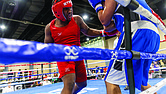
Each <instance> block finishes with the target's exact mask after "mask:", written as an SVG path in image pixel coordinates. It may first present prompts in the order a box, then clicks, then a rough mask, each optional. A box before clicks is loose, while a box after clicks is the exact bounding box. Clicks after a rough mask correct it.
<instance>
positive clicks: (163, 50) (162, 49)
mask: <svg viewBox="0 0 166 94" xmlns="http://www.w3.org/2000/svg"><path fill="white" fill-rule="evenodd" d="M161 51H166V49H160V50H158V52H161Z"/></svg>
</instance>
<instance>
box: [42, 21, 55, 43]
mask: <svg viewBox="0 0 166 94" xmlns="http://www.w3.org/2000/svg"><path fill="white" fill-rule="evenodd" d="M53 42H54V41H53V39H52V37H51V31H50V24H48V25H47V26H46V27H45V39H44V43H53Z"/></svg>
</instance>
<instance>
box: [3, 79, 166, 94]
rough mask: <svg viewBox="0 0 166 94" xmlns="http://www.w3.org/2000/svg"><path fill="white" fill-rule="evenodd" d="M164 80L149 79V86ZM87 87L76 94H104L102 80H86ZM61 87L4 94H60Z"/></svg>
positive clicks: (161, 92) (137, 91) (56, 85)
mask: <svg viewBox="0 0 166 94" xmlns="http://www.w3.org/2000/svg"><path fill="white" fill-rule="evenodd" d="M163 79H164V78H156V79H149V84H150V85H152V86H153V85H155V84H157V83H158V82H160V81H161V80H163ZM87 83H88V84H87V87H86V88H84V89H83V90H82V91H80V92H79V93H78V94H106V88H105V83H104V81H103V80H88V81H87ZM62 87H63V83H62V82H59V83H55V84H51V85H45V86H38V87H33V88H28V89H23V90H18V91H15V92H10V93H5V94H60V92H61V90H62ZM120 88H121V91H122V94H129V90H124V88H125V86H120ZM165 88H166V86H164V87H162V88H161V89H160V90H158V91H157V94H165V93H166V89H165ZM135 91H136V92H135V94H139V93H140V92H141V91H139V90H138V89H135Z"/></svg>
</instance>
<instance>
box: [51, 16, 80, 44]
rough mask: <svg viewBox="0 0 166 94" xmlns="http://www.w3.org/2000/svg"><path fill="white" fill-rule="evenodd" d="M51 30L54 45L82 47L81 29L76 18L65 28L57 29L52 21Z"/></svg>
mask: <svg viewBox="0 0 166 94" xmlns="http://www.w3.org/2000/svg"><path fill="white" fill-rule="evenodd" d="M50 30H51V36H52V38H53V39H54V43H56V44H64V45H69V46H71V45H77V46H80V28H79V26H78V25H77V23H76V22H75V21H74V18H72V19H71V21H70V22H69V24H68V25H66V26H64V27H55V19H54V20H52V21H51V24H50Z"/></svg>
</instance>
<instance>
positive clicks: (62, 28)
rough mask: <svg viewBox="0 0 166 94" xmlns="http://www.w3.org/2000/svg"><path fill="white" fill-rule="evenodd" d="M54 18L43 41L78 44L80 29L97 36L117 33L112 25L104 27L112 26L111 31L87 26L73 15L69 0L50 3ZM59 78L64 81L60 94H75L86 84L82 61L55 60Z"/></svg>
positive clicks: (46, 30)
mask: <svg viewBox="0 0 166 94" xmlns="http://www.w3.org/2000/svg"><path fill="white" fill-rule="evenodd" d="M52 12H53V14H54V15H55V17H56V18H55V19H54V20H52V21H51V22H50V23H49V24H48V25H47V26H46V28H45V39H44V42H45V43H56V44H63V45H68V46H72V45H77V46H80V31H82V33H83V34H85V35H88V36H91V37H97V36H113V35H115V34H116V33H117V31H116V28H115V26H114V25H110V26H108V27H104V28H112V31H113V32H105V31H103V30H96V29H92V28H89V27H88V26H87V25H86V24H85V22H84V21H83V20H82V18H81V17H80V16H78V15H73V10H72V1H71V0H55V1H53V5H52ZM57 65H58V69H59V73H60V76H59V77H60V78H61V79H62V81H63V83H64V87H63V89H62V91H61V94H76V93H78V92H79V91H80V90H81V89H83V88H84V87H86V85H87V82H86V80H87V76H86V68H85V65H84V62H83V61H69V62H66V61H65V62H57Z"/></svg>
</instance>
